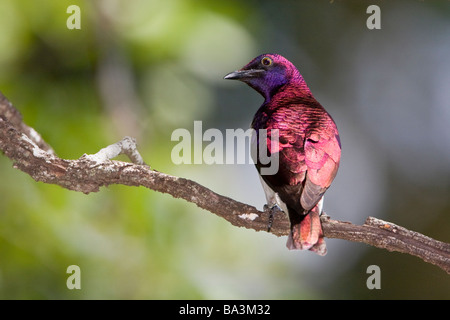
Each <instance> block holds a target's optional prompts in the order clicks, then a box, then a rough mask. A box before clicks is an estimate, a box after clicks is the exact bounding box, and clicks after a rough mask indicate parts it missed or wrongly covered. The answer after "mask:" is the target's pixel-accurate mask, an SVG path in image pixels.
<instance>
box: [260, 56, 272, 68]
mask: <svg viewBox="0 0 450 320" xmlns="http://www.w3.org/2000/svg"><path fill="white" fill-rule="evenodd" d="M261 63H262V65H264V66H266V67H267V66H270V65H271V64H272V59H270V58H269V57H264V58H262V59H261Z"/></svg>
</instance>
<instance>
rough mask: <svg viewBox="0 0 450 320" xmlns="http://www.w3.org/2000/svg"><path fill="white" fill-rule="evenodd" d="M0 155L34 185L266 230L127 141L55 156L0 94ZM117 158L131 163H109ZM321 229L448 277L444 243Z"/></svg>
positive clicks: (337, 227)
mask: <svg viewBox="0 0 450 320" xmlns="http://www.w3.org/2000/svg"><path fill="white" fill-rule="evenodd" d="M0 150H2V151H3V153H4V154H5V155H6V156H7V157H8V158H10V159H11V160H12V161H13V163H14V167H15V168H17V169H19V170H21V171H23V172H25V173H27V174H29V175H30V176H31V177H32V178H33V179H34V180H36V181H42V182H44V183H50V184H57V185H59V186H61V187H63V188H66V189H69V190H74V191H79V192H83V193H86V194H87V193H90V192H97V191H99V189H100V187H102V186H108V185H110V184H122V185H127V186H143V187H146V188H149V189H151V190H155V191H158V192H163V193H168V194H170V195H172V196H173V197H175V198H181V199H184V200H186V201H188V202H192V203H195V204H196V205H197V206H198V207H200V208H202V209H205V210H207V211H210V212H212V213H214V214H216V215H218V216H220V217H222V218H224V219H225V220H227V221H229V222H230V223H231V224H233V225H234V226H238V227H245V228H248V229H253V230H256V231H267V226H268V221H269V214H268V212H265V211H259V210H258V209H256V208H255V207H253V206H250V205H247V204H244V203H241V202H238V201H235V200H233V199H230V198H228V197H225V196H222V195H219V194H217V193H215V192H213V191H211V190H210V189H208V188H206V187H204V186H202V185H200V184H198V183H197V182H195V181H191V180H188V179H184V178H180V177H175V176H171V175H168V174H165V173H161V172H158V171H155V170H152V169H151V168H150V167H149V166H147V165H145V164H144V162H143V160H142V157H141V156H140V155H139V152H138V151H137V148H136V146H135V143H134V140H133V139H132V138H128V137H126V138H124V139H123V140H122V141H120V142H118V143H116V144H113V145H111V146H108V147H106V148H104V149H102V150H100V151H99V152H98V153H96V154H94V155H83V156H82V157H81V158H79V159H77V160H65V159H61V158H59V157H57V156H56V154H55V152H54V151H53V149H52V148H51V147H50V146H49V145H48V144H47V143H46V142H45V141H44V140H43V139H42V138H41V136H40V135H39V134H38V133H37V132H36V131H35V130H34V129H33V128H30V127H28V126H27V125H25V124H24V123H23V122H22V116H21V115H20V113H19V112H18V111H17V109H15V108H14V107H13V106H12V104H11V103H10V102H9V101H8V100H7V99H6V97H5V96H3V94H1V93H0ZM120 153H125V154H127V155H128V156H129V157H130V159H131V160H132V161H133V162H134V163H129V162H123V161H115V160H111V159H112V158H114V157H116V156H117V155H119V154H120ZM321 219H322V228H323V232H324V236H325V237H327V238H335V239H343V240H349V241H355V242H363V243H366V244H368V245H371V246H374V247H378V248H383V249H387V250H389V251H397V252H402V253H406V254H410V255H414V256H417V257H419V258H420V259H422V260H424V261H426V262H428V263H431V264H434V265H436V266H438V267H440V268H442V269H443V270H445V271H446V272H447V273H449V274H450V244H448V243H444V242H440V241H437V240H434V239H432V238H429V237H427V236H424V235H422V234H420V233H417V232H414V231H410V230H407V229H405V228H403V227H400V226H397V225H395V224H393V223H390V222H386V221H383V220H380V219H376V218H373V217H369V218H367V220H366V222H365V223H364V224H363V225H354V224H351V223H349V222H342V221H336V220H332V219H331V218H330V217H329V216H327V215H323V216H322V218H321ZM270 233H272V234H274V235H277V236H284V235H287V234H288V233H289V220H288V218H287V216H286V215H283V214H280V215H276V216H275V217H274V221H273V223H272V227H271V229H270Z"/></svg>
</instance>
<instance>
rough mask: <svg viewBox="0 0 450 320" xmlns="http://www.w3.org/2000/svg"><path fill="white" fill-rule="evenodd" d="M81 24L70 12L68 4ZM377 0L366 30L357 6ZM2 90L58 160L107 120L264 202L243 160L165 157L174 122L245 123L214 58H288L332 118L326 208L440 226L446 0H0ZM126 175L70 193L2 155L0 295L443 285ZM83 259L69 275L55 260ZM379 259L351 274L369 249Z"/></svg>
mask: <svg viewBox="0 0 450 320" xmlns="http://www.w3.org/2000/svg"><path fill="white" fill-rule="evenodd" d="M72 4H75V5H78V6H79V7H80V9H81V30H69V29H68V28H67V27H66V20H67V19H68V18H69V16H70V14H68V13H66V10H67V7H68V6H69V5H72ZM370 4H378V5H379V6H380V8H381V30H369V29H368V28H367V27H366V20H367V18H368V17H369V15H368V14H367V13H366V9H367V7H368V6H369V5H370ZM0 14H1V17H2V18H1V19H0V30H2V31H1V33H0V48H1V49H0V91H2V92H3V94H5V95H6V97H7V98H8V99H9V100H10V101H11V102H12V103H13V104H14V105H15V107H16V108H18V109H19V110H20V112H21V113H22V114H23V117H24V121H25V122H26V123H27V124H28V125H30V126H32V127H34V128H35V129H36V130H37V131H38V132H39V133H41V134H42V136H43V138H44V139H45V140H46V141H47V142H48V143H49V144H50V145H52V147H53V148H54V149H55V151H56V153H57V154H58V155H59V156H60V157H62V158H67V159H77V158H79V157H80V156H81V155H82V154H83V153H95V152H97V151H98V150H99V149H101V148H103V147H104V146H106V145H109V144H111V143H114V142H116V141H118V140H120V139H121V138H122V137H123V136H125V135H130V136H133V137H135V138H136V139H137V141H138V144H139V148H140V151H141V152H142V155H143V156H144V158H145V161H146V162H147V163H149V164H151V166H152V167H153V168H155V169H157V170H159V171H162V172H166V173H169V174H172V175H178V176H182V177H186V178H190V179H193V180H195V181H197V182H199V183H201V184H203V185H205V186H207V187H209V188H211V189H212V190H214V191H216V192H219V193H221V194H223V195H226V196H229V197H232V198H234V199H236V200H239V201H242V202H246V203H249V204H252V205H255V206H257V207H258V208H262V206H263V204H264V202H265V198H264V194H263V191H262V188H261V187H260V183H259V179H258V177H257V174H256V170H255V169H254V168H253V166H252V165H250V164H249V165H178V166H177V165H174V164H173V163H172V161H171V157H170V155H171V150H172V148H173V147H174V145H175V144H176V142H172V141H171V139H170V138H171V133H172V132H173V130H175V129H177V128H186V129H188V130H190V131H191V132H192V130H193V121H194V120H201V121H203V130H206V129H208V128H219V129H221V130H225V129H227V128H230V129H236V128H243V129H247V128H248V126H249V123H250V122H251V119H252V117H253V114H254V113H255V111H256V110H257V108H258V106H259V105H260V104H261V103H262V98H261V97H260V96H258V94H257V93H255V92H253V91H252V90H251V89H250V88H248V87H247V86H245V85H244V84H241V83H236V82H231V81H224V80H222V78H223V76H224V75H225V74H226V73H228V72H230V71H233V70H236V69H238V68H240V67H242V66H243V65H244V64H246V63H247V62H248V61H250V59H252V58H253V57H255V56H257V55H259V54H261V53H264V52H276V53H280V54H282V55H284V56H286V57H287V58H288V59H289V60H291V61H292V62H293V63H294V64H295V65H296V66H297V67H298V68H299V70H300V72H301V73H302V74H303V76H304V78H305V79H306V81H307V82H308V84H309V86H310V88H311V90H312V92H313V93H314V95H315V96H316V98H317V99H318V100H319V101H320V102H321V103H322V104H323V105H324V106H325V107H326V108H327V110H328V111H329V112H330V113H331V114H332V115H333V117H334V118H335V120H336V122H337V124H338V127H339V130H340V133H341V140H342V143H343V155H342V164H341V169H340V171H339V173H338V176H337V178H336V180H335V182H334V184H333V186H332V187H331V188H330V190H329V191H328V192H327V195H326V197H325V199H326V201H325V211H326V212H327V213H328V214H329V215H330V216H332V217H333V218H335V219H338V220H346V221H352V222H353V223H357V224H361V223H363V222H364V220H365V218H366V217H367V216H369V215H372V216H376V217H379V218H382V219H385V220H388V221H392V222H394V223H397V224H399V225H402V226H404V227H406V228H409V229H412V230H415V231H419V232H421V233H424V234H426V235H428V236H430V237H433V238H435V239H439V240H441V241H445V242H450V234H449V230H450V215H449V213H450V197H449V193H450V125H449V124H450V36H449V35H450V3H449V1H445V0H443V1H400V0H399V1H395V3H394V2H387V1H375V0H373V1H233V0H228V1H207V0H183V1H182V0H165V1H144V0H135V1H120V0H117V1H106V0H104V1H77V0H71V1H49V0H46V1H32V0H20V1H12V0H11V1H9V0H0ZM285 241H286V239H285V238H277V237H275V236H272V235H269V234H266V233H262V232H258V233H257V232H254V231H250V230H244V229H242V228H236V227H233V226H231V225H230V224H229V223H228V222H226V221H224V220H223V219H220V218H218V217H216V216H215V215H213V214H210V213H209V212H205V211H203V210H201V209H199V208H197V207H196V206H195V205H193V204H190V203H187V202H184V201H182V200H178V199H173V198H171V197H170V196H168V195H164V194H159V193H156V192H153V191H151V190H147V189H144V188H133V187H124V186H115V185H113V186H110V187H108V188H102V189H101V190H100V192H98V193H95V194H89V195H84V194H81V193H76V192H72V191H68V190H65V189H62V188H61V187H58V186H53V185H46V184H43V183H37V182H35V181H33V180H32V179H31V178H30V177H29V176H27V175H26V174H24V173H22V172H20V171H18V170H15V169H13V168H12V163H11V161H10V160H9V159H8V158H6V157H5V156H0V298H2V299H417V298H421V299H449V298H450V277H449V276H448V275H447V274H446V273H445V272H444V271H442V270H441V269H439V268H437V267H435V266H433V265H430V264H426V263H424V262H422V261H421V260H419V259H418V258H415V257H411V256H407V255H404V254H399V253H390V252H387V251H385V250H380V249H375V248H372V247H369V246H366V245H363V244H359V243H351V242H346V241H342V240H334V239H328V240H327V244H328V255H327V256H325V257H319V256H316V255H314V254H313V253H310V252H293V251H292V252H291V251H288V250H287V249H286V248H285ZM73 264H75V265H78V266H79V267H80V268H81V290H69V289H68V288H67V287H66V280H67V277H68V276H69V275H68V274H67V273H66V269H67V267H68V266H69V265H73ZM370 265H378V266H379V267H380V269H381V289H380V290H369V289H368V288H367V287H366V280H367V278H368V276H369V274H367V273H366V270H367V267H368V266H370Z"/></svg>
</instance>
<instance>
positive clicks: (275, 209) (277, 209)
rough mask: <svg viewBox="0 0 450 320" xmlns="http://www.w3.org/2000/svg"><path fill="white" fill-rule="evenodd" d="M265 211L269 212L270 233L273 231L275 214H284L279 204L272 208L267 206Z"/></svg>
mask: <svg viewBox="0 0 450 320" xmlns="http://www.w3.org/2000/svg"><path fill="white" fill-rule="evenodd" d="M263 209H264V211H266V212H269V222H268V223H267V232H270V229H272V224H273V219H274V217H275V214H276V213H278V212H283V210H281V208H280V207H279V206H278V205H277V204H273V205H272V206H269V205H268V204H265V205H264V207H263Z"/></svg>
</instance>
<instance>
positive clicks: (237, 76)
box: [223, 69, 265, 80]
mask: <svg viewBox="0 0 450 320" xmlns="http://www.w3.org/2000/svg"><path fill="white" fill-rule="evenodd" d="M264 71H265V70H261V69H249V70H237V71H233V72H230V73H229V74H227V75H226V76H225V77H223V78H224V79H231V80H245V79H249V78H257V77H259V76H261V75H262V74H263V73H264Z"/></svg>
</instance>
